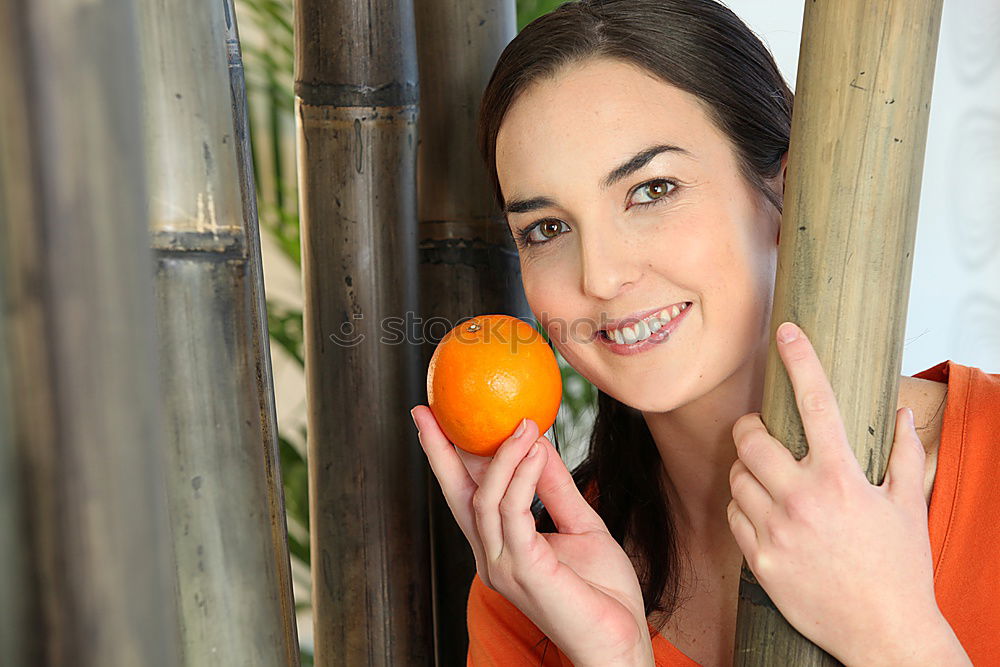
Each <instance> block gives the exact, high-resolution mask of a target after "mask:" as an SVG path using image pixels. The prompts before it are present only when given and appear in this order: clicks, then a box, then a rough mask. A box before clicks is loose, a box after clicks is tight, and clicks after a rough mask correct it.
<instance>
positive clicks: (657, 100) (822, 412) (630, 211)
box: [413, 0, 1000, 667]
mask: <svg viewBox="0 0 1000 667" xmlns="http://www.w3.org/2000/svg"><path fill="white" fill-rule="evenodd" d="M791 105H792V94H791V92H790V91H789V89H788V87H787V85H786V84H785V82H784V81H783V80H782V78H781V75H780V73H779V72H778V70H777V67H776V66H775V64H774V62H773V60H772V58H771V57H770V54H769V53H768V52H767V51H766V49H765V48H764V47H763V46H762V45H761V44H760V42H759V41H758V40H757V38H756V37H755V36H754V35H753V34H752V33H751V32H750V31H749V30H748V29H747V28H746V26H745V25H743V24H742V22H741V21H740V20H739V19H738V18H736V17H735V16H734V15H733V14H732V13H731V12H730V11H729V10H728V9H726V8H724V7H723V6H721V5H718V4H716V3H714V2H709V1H705V0H670V1H664V0H604V1H603V2H601V1H599V0H591V1H588V0H584V1H582V2H578V3H572V4H568V5H564V6H563V7H562V8H560V9H559V10H557V11H555V12H553V13H552V14H549V15H546V16H544V17H542V18H540V19H538V20H537V21H535V22H534V23H533V24H531V25H530V26H528V27H527V28H525V29H524V30H523V31H522V32H521V33H520V34H519V35H518V37H517V38H516V39H515V40H514V41H513V42H512V43H511V44H510V45H509V46H508V47H507V49H506V50H505V51H504V53H503V55H502V56H501V58H500V61H499V62H498V64H497V67H496V69H495V71H494V74H493V78H492V79H491V81H490V83H489V86H488V87H487V90H486V91H485V94H484V97H483V103H482V108H481V112H480V139H481V150H482V152H483V155H484V158H485V160H486V164H487V168H488V169H489V171H490V174H491V177H492V179H493V183H494V187H495V191H496V196H497V199H498V201H499V203H500V206H501V207H502V209H503V211H504V212H505V214H506V218H507V223H508V225H509V227H510V230H511V233H512V234H513V235H514V238H515V240H516V242H517V245H518V248H519V253H520V261H521V269H522V280H523V284H524V289H525V294H526V296H527V299H528V303H529V304H530V306H531V308H532V311H533V313H534V314H535V316H536V317H537V318H538V320H539V322H540V323H541V324H542V326H544V327H545V329H546V331H547V333H548V334H549V336H550V339H551V340H552V342H553V344H554V345H555V346H556V347H557V348H558V349H559V351H560V352H561V353H562V354H563V355H564V357H565V358H566V359H567V360H568V361H569V363H570V364H572V365H573V367H574V368H575V369H576V370H577V371H578V372H580V373H581V374H582V375H583V376H584V377H586V378H587V379H588V380H590V381H591V382H592V383H594V385H595V386H596V387H597V388H598V389H599V390H600V399H599V416H598V418H597V422H596V425H595V429H594V433H593V437H592V440H591V446H590V452H589V455H588V457H587V459H586V460H585V461H584V463H583V464H582V465H581V466H580V468H579V469H577V470H576V472H575V475H573V476H571V475H570V473H569V471H568V470H567V469H566V468H565V466H564V465H563V463H562V461H561V460H560V459H559V455H558V453H557V452H556V451H555V450H554V448H553V447H552V445H551V444H550V443H549V442H548V440H547V439H545V438H544V437H540V434H539V433H538V428H537V425H535V424H534V423H532V422H530V421H525V422H522V425H521V427H519V430H518V431H517V432H516V433H515V434H514V435H513V436H512V437H511V438H510V439H508V440H507V441H506V442H505V443H504V444H503V445H502V446H501V448H500V449H499V450H498V452H497V454H496V455H495V456H494V457H493V458H492V459H489V460H487V459H482V458H479V457H475V456H472V455H469V454H467V453H465V452H462V451H458V450H456V449H455V448H454V447H453V446H451V444H450V443H448V441H447V440H446V438H445V437H444V436H443V434H442V433H441V431H440V429H439V428H438V426H437V424H436V422H435V420H434V418H433V415H432V414H431V413H430V411H429V410H428V409H427V408H426V407H425V406H418V407H417V408H415V409H414V411H413V417H414V421H415V422H416V424H417V428H418V429H419V431H420V440H421V444H422V446H423V448H424V451H425V452H426V454H427V456H428V460H429V462H430V464H431V466H432V469H433V471H434V473H435V475H436V477H437V479H438V481H439V482H440V484H441V487H442V489H443V491H444V494H445V496H446V498H447V499H448V502H449V506H450V507H451V509H452V511H453V513H454V514H455V517H456V520H457V521H458V523H459V524H460V526H461V527H462V529H463V531H464V533H465V535H466V537H467V538H468V539H469V542H470V545H471V546H472V548H473V551H474V553H475V557H476V563H477V570H478V573H477V576H476V578H475V580H474V582H473V584H472V589H471V592H470V601H469V626H470V663H471V664H476V665H479V664H504V665H506V664H551V665H559V664H567V663H568V662H571V663H572V664H573V665H576V666H577V667H580V666H581V665H600V666H602V667H606V666H609V665H651V664H654V660H655V661H656V664H661V665H667V664H679V665H680V664H688V665H690V664H693V662H692V661H695V662H697V663H700V664H703V665H719V664H732V643H733V637H734V633H735V625H736V607H737V592H738V586H739V583H738V579H739V572H740V565H741V561H742V558H743V557H744V555H745V556H746V558H747V560H748V563H749V565H750V566H751V568H752V569H753V571H754V573H755V575H756V576H757V578H758V580H759V581H760V583H761V585H763V586H764V588H765V590H767V592H768V594H769V595H770V597H771V598H772V600H773V601H774V602H775V604H776V605H777V606H778V608H779V609H780V610H781V612H782V613H783V614H784V615H785V617H786V618H787V619H788V620H789V621H790V622H791V623H792V624H793V625H794V626H795V627H796V628H797V629H798V630H799V631H800V632H802V633H803V634H804V635H805V636H806V637H808V638H809V639H810V640H812V641H813V642H815V643H817V644H818V645H819V646H821V647H822V648H824V649H825V650H826V651H828V652H829V653H831V654H832V655H834V656H835V657H836V658H838V659H839V660H841V661H842V662H844V663H845V664H849V665H851V664H879V663H880V662H885V663H887V664H942V665H943V664H969V662H968V657H967V656H966V653H965V650H963V645H962V643H960V642H959V640H958V638H957V636H956V633H955V632H954V631H953V629H952V627H951V625H950V624H949V621H948V620H946V618H945V616H944V615H943V614H942V612H941V610H940V609H939V607H938V604H937V601H936V599H935V587H934V570H933V564H932V560H931V559H932V550H931V545H930V543H929V536H928V503H929V499H930V492H931V488H932V485H933V483H934V481H935V463H936V460H937V459H936V452H937V449H938V442H939V438H940V435H941V429H942V424H943V423H944V417H945V412H944V411H943V409H942V407H943V406H944V405H945V403H946V399H947V395H948V384H947V383H945V382H942V381H941V380H944V379H945V378H944V376H943V375H942V371H941V369H940V368H939V369H938V370H937V371H936V372H937V375H936V376H935V379H937V380H938V381H932V380H926V379H916V378H909V377H904V378H902V379H901V384H900V405H901V406H907V407H908V408H912V412H911V411H910V410H908V409H901V410H899V412H898V413H897V422H896V442H895V445H894V447H893V450H892V455H891V457H890V461H889V465H888V471H887V475H886V481H885V483H884V484H883V485H882V486H880V487H875V486H872V485H871V484H869V483H868V482H867V480H866V479H865V477H864V475H863V474H862V472H861V470H860V467H859V466H858V464H857V462H856V461H855V459H854V457H853V454H852V453H851V450H850V448H849V446H848V444H847V443H846V440H845V437H844V434H843V426H842V423H841V420H840V415H839V412H838V411H837V409H836V403H835V400H834V398H833V394H832V392H831V390H830V387H829V384H828V382H827V380H826V377H825V374H824V373H823V370H822V368H821V367H820V365H819V363H818V360H817V359H816V357H815V354H814V353H813V351H812V348H811V346H810V344H809V342H808V340H807V339H806V338H805V337H804V335H803V334H802V333H801V332H800V331H799V330H798V329H797V327H795V326H794V325H791V324H785V325H783V326H782V327H781V328H780V329H779V331H778V337H779V344H778V348H779V351H780V353H781V356H782V359H783V360H784V362H785V365H786V368H787V370H788V372H789V375H790V377H791V379H792V381H793V385H794V387H795V390H796V395H797V398H798V400H799V404H800V410H801V411H802V413H803V421H804V422H805V424H806V428H807V435H808V436H809V446H810V452H809V454H808V455H807V456H806V457H805V458H803V459H802V460H801V461H796V460H795V459H794V457H792V455H791V454H790V453H789V452H788V451H787V450H786V449H785V448H784V447H783V446H782V445H781V444H780V443H779V442H777V441H775V440H774V439H773V438H770V436H769V435H768V434H767V432H766V430H765V429H764V427H763V424H762V423H761V421H760V418H759V415H758V414H757V411H759V410H760V407H761V400H762V389H763V369H764V364H765V358H766V353H767V348H768V323H769V318H770V314H771V298H772V293H773V288H774V276H775V266H776V259H777V248H778V244H779V242H780V239H779V222H780V215H781V214H780V211H781V200H782V193H783V182H784V167H785V160H786V151H787V148H788V139H789V130H790V118H791ZM952 366H953V367H957V365H954V364H953V365H952ZM947 368H948V367H947V366H945V370H947ZM957 368H961V369H963V370H964V371H969V370H970V369H965V368H964V367H957ZM979 375H980V376H982V377H979V376H976V378H974V379H968V378H966V376H965V375H963V378H966V379H967V383H968V382H973V380H975V381H976V382H979V383H980V384H982V383H983V382H994V381H995V380H994V379H992V378H989V376H985V375H984V374H981V373H980V374H979ZM983 378H985V379H983ZM997 396H1000V390H997ZM991 428H992V427H991ZM925 451H926V452H927V454H929V455H925ZM536 492H537V494H538V497H539V499H540V501H541V502H542V503H543V504H544V508H545V509H544V511H542V512H541V513H540V516H539V517H537V523H536V517H534V516H533V515H532V513H531V504H532V500H533V496H534V494H535V493H536ZM875 543H878V544H879V545H880V550H879V556H878V558H872V557H871V555H870V554H868V553H866V552H865V548H866V545H870V544H875ZM998 589H1000V586H998ZM550 641H551V642H552V643H554V644H555V646H554V647H553V646H549V642H550Z"/></svg>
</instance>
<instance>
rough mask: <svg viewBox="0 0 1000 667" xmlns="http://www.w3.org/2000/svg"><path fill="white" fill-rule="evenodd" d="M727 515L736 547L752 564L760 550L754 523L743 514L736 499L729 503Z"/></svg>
mask: <svg viewBox="0 0 1000 667" xmlns="http://www.w3.org/2000/svg"><path fill="white" fill-rule="evenodd" d="M726 514H727V515H728V517H729V530H730V532H732V534H733V537H734V538H735V539H736V545H737V546H738V547H739V548H740V551H742V552H743V556H744V557H745V558H746V559H747V563H750V562H752V560H753V556H754V554H756V553H757V548H758V542H757V530H756V529H755V528H754V527H753V523H751V522H750V519H748V518H747V516H746V514H744V513H743V510H741V509H740V504H739V503H738V502H736V499H735V498H733V499H732V500H730V501H729V506H728V507H726Z"/></svg>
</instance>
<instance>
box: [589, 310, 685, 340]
mask: <svg viewBox="0 0 1000 667" xmlns="http://www.w3.org/2000/svg"><path fill="white" fill-rule="evenodd" d="M687 307H688V304H686V303H685V304H684V305H682V306H671V307H670V308H664V309H663V310H661V311H660V312H658V313H656V314H655V315H650V316H649V317H648V318H646V319H645V320H639V321H638V322H636V323H635V324H633V325H631V326H627V327H619V328H617V329H614V330H613V331H606V333H607V335H608V337H609V338H611V339H613V340H614V341H615V342H616V343H618V344H619V345H631V344H633V343H635V342H637V341H641V340H645V339H647V338H649V337H650V336H651V335H653V334H654V333H656V332H657V331H659V330H660V329H662V328H663V327H664V326H666V325H667V324H668V323H669V322H670V320H672V319H674V318H675V317H677V316H678V315H680V314H681V313H682V312H684V311H685V310H687Z"/></svg>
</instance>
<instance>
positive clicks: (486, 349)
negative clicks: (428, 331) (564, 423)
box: [427, 315, 562, 456]
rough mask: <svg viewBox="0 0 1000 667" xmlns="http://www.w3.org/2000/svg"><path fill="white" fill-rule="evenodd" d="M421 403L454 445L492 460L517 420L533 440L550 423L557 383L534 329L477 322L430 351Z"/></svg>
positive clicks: (507, 320) (558, 396) (555, 367)
mask: <svg viewBox="0 0 1000 667" xmlns="http://www.w3.org/2000/svg"><path fill="white" fill-rule="evenodd" d="M427 399H428V400H427V402H428V406H429V407H430V409H431V412H432V413H434V417H435V418H436V419H437V422H438V424H439V425H440V426H441V430H442V431H444V434H445V435H446V436H448V439H449V440H451V442H453V443H454V444H455V445H457V446H458V447H461V448H462V449H464V450H465V451H467V452H470V453H472V454H477V455H479V456H493V454H494V452H496V450H497V448H499V447H500V445H501V444H502V443H503V441H504V440H506V439H507V438H509V437H510V436H511V435H512V434H513V433H514V431H515V430H516V429H517V426H518V424H520V423H521V419H524V418H527V419H531V420H533V421H534V422H535V423H536V424H538V429H539V432H540V433H544V432H545V431H547V430H548V429H549V428H550V427H551V426H552V424H553V423H554V422H555V420H556V413H557V412H558V411H559V402H560V401H561V400H562V376H561V375H560V373H559V364H558V363H557V362H556V357H555V355H554V354H553V353H552V350H551V349H550V348H549V345H548V343H546V342H545V339H544V338H543V337H542V335H541V334H540V333H539V332H538V330H537V329H535V327H533V326H531V325H530V324H528V323H527V322H525V321H523V320H519V319H518V318H516V317H510V316H509V315H480V316H479V317H473V318H472V319H470V320H467V321H465V322H463V323H462V324H459V325H458V326H457V327H455V328H454V329H452V330H451V331H449V332H448V333H447V334H446V335H445V337H444V338H442V339H441V342H440V343H438V346H437V348H436V349H435V350H434V355H433V356H432V357H431V363H430V365H429V366H428V368H427Z"/></svg>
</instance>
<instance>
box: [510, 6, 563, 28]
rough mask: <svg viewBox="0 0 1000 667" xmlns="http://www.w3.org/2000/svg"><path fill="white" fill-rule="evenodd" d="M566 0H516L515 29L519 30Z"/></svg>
mask: <svg viewBox="0 0 1000 667" xmlns="http://www.w3.org/2000/svg"><path fill="white" fill-rule="evenodd" d="M564 2H566V0H517V29H518V30H520V29H521V28H523V27H524V26H526V25H528V24H529V23H531V22H532V21H534V20H535V19H537V18H538V17H539V16H541V15H542V14H548V13H549V12H551V11H552V10H553V9H555V8H556V7H558V6H559V5H561V4H563V3H564Z"/></svg>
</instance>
